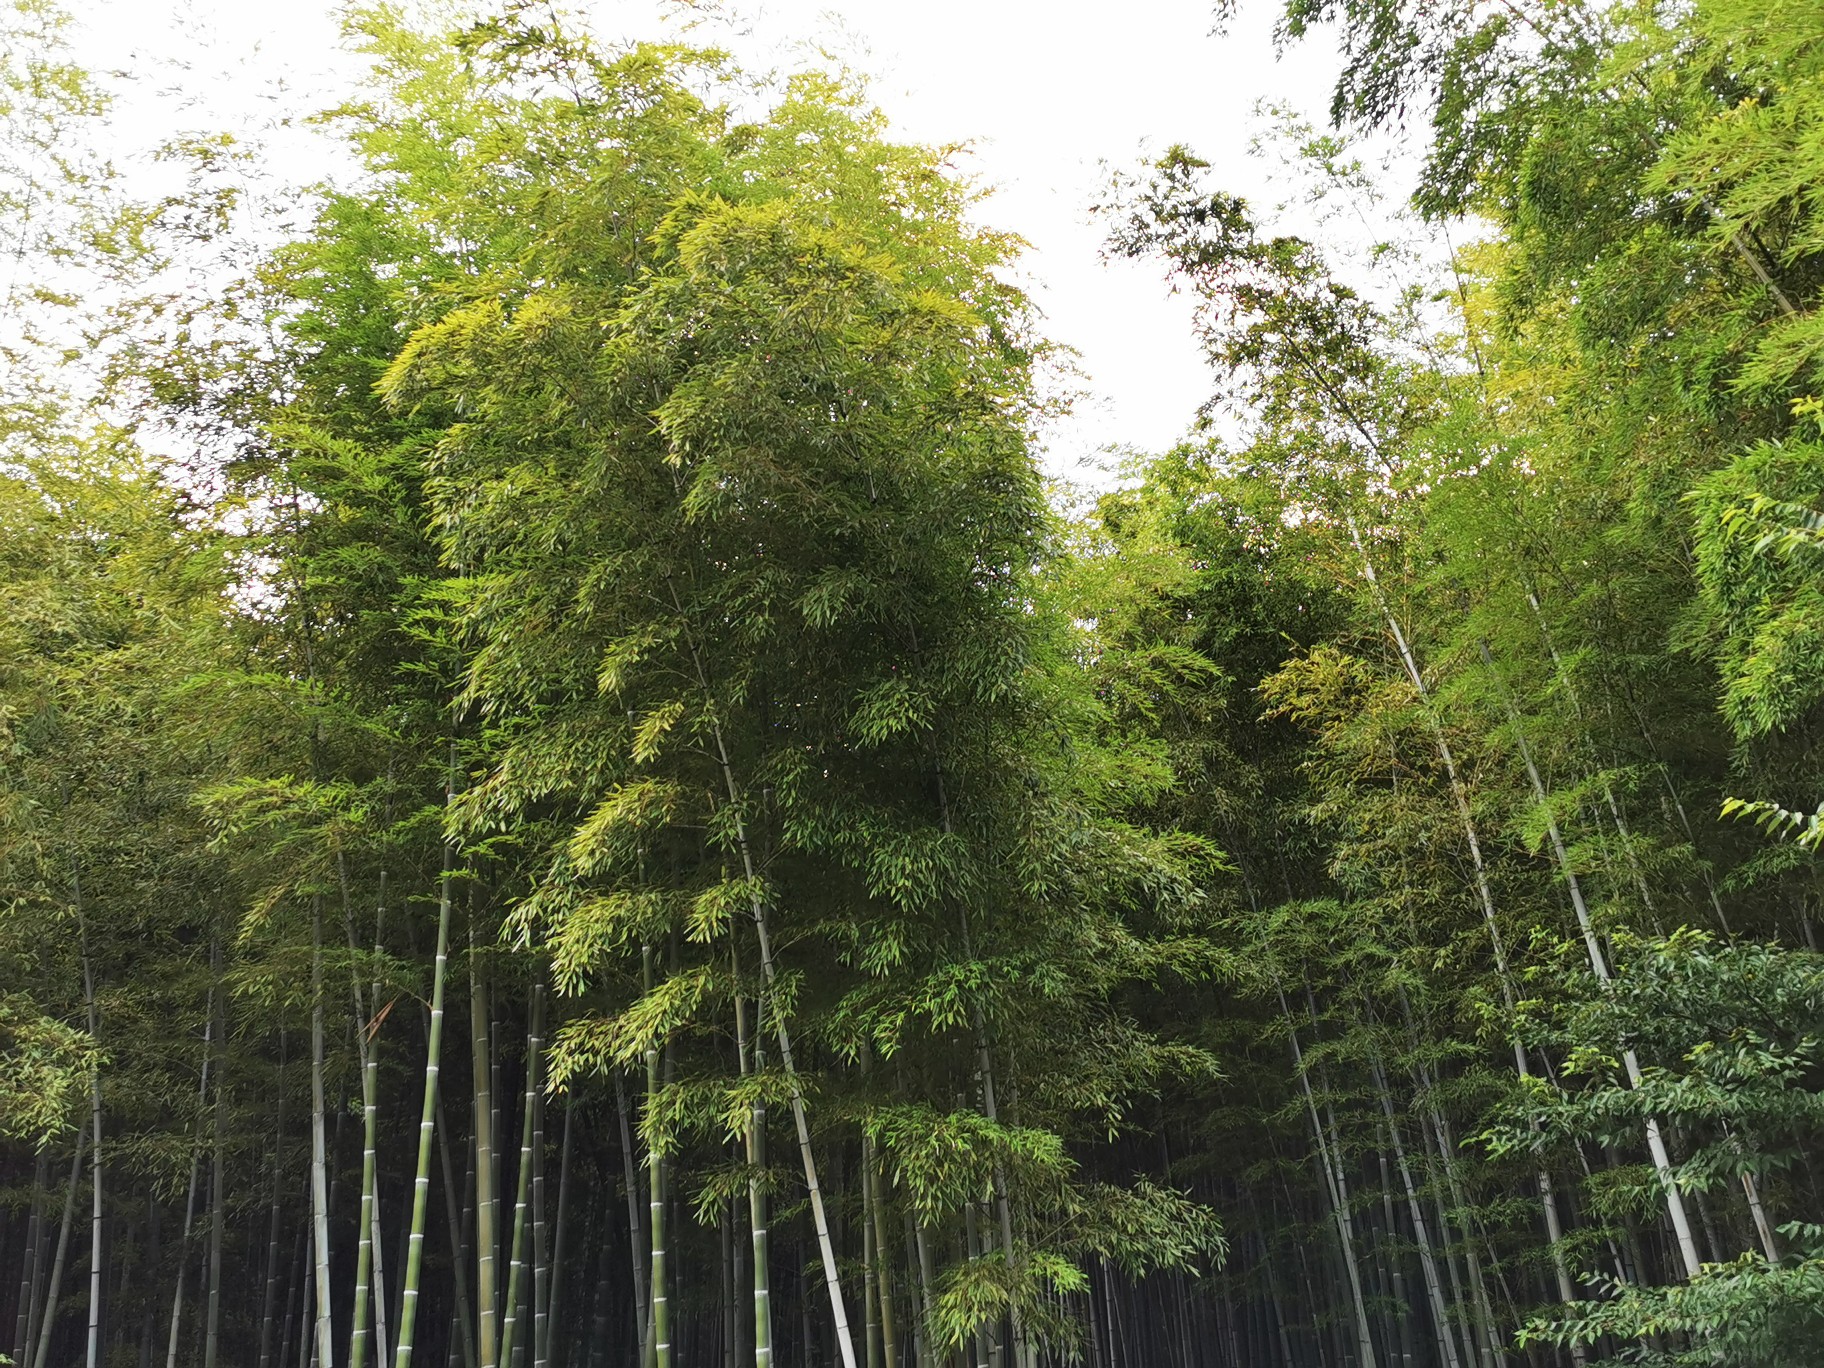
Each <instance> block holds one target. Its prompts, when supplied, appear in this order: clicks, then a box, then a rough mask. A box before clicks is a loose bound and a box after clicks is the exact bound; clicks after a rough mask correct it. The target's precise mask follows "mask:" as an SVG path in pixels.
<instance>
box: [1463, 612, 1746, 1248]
mask: <svg viewBox="0 0 1824 1368" xmlns="http://www.w3.org/2000/svg"><path fill="white" fill-rule="evenodd" d="M1476 646H1477V649H1478V651H1479V652H1480V653H1481V656H1482V664H1483V666H1484V667H1485V668H1486V669H1487V670H1488V672H1489V674H1490V676H1491V677H1492V678H1493V679H1494V682H1495V686H1496V689H1497V690H1498V691H1499V693H1500V695H1501V700H1502V703H1503V705H1504V707H1505V708H1506V711H1507V717H1508V722H1509V724H1510V725H1511V726H1512V727H1513V729H1514V740H1515V744H1516V745H1517V747H1518V749H1519V752H1520V758H1521V761H1522V762H1523V763H1524V765H1525V767H1526V776H1527V781H1528V783H1529V784H1530V785H1531V787H1532V791H1533V801H1534V802H1536V803H1537V804H1538V805H1539V808H1540V811H1541V812H1543V813H1544V814H1545V830H1546V837H1547V839H1548V841H1549V842H1550V844H1551V847H1552V857H1553V859H1554V860H1555V862H1556V863H1557V865H1558V871H1559V874H1560V875H1561V876H1562V877H1563V879H1564V883H1565V890H1566V892H1567V893H1568V894H1569V896H1570V900H1571V909H1572V911H1573V913H1574V914H1575V915H1576V918H1577V926H1578V929H1579V930H1580V931H1581V932H1582V933H1583V943H1584V949H1585V950H1586V951H1587V952H1588V954H1589V957H1590V969H1591V971H1592V972H1593V973H1594V974H1595V975H1596V977H1597V979H1598V980H1599V981H1600V982H1601V983H1602V984H1604V985H1605V986H1606V985H1607V984H1609V983H1610V982H1612V981H1613V975H1612V974H1611V973H1610V972H1609V964H1608V959H1607V957H1606V956H1605V955H1604V954H1603V951H1602V945H1601V942H1600V941H1599V940H1598V939H1597V936H1596V927H1595V924H1594V922H1593V921H1592V920H1591V918H1590V909H1589V906H1588V905H1587V904H1586V903H1585V902H1584V898H1583V885H1582V884H1581V883H1580V882H1579V880H1578V878H1577V872H1576V870H1575V869H1573V868H1572V867H1571V860H1570V854H1569V852H1568V851H1567V850H1566V849H1565V845H1564V837H1563V834H1562V833H1561V832H1560V831H1559V830H1558V820H1557V818H1556V817H1554V816H1553V815H1552V812H1551V808H1550V806H1549V803H1548V799H1547V795H1546V790H1545V781H1544V780H1543V779H1542V778H1541V777H1540V774H1539V766H1538V764H1537V763H1536V762H1535V761H1534V759H1533V749H1532V746H1531V745H1530V744H1528V742H1527V739H1526V733H1525V731H1524V730H1522V728H1521V726H1520V712H1519V709H1518V708H1517V707H1516V706H1515V705H1514V700H1513V697H1512V695H1510V694H1509V693H1508V691H1507V685H1506V683H1505V682H1504V681H1503V680H1502V679H1501V677H1500V675H1499V673H1498V672H1497V671H1496V670H1495V663H1494V660H1493V658H1492V657H1491V656H1490V655H1489V650H1488V643H1487V642H1486V641H1478V642H1477V643H1476ZM1622 1064H1623V1067H1624V1068H1625V1069H1626V1071H1627V1075H1628V1085H1629V1087H1631V1088H1635V1089H1638V1088H1639V1087H1640V1080H1641V1071H1640V1060H1639V1058H1638V1057H1637V1056H1636V1054H1635V1053H1634V1050H1633V1048H1632V1047H1629V1048H1628V1049H1626V1050H1624V1051H1623V1052H1622ZM1647 1150H1648V1152H1649V1153H1650V1155H1651V1156H1652V1159H1653V1170H1654V1172H1655V1174H1657V1175H1658V1178H1659V1185H1660V1189H1661V1192H1662V1193H1663V1195H1664V1197H1665V1203H1666V1212H1667V1215H1669V1216H1670V1217H1671V1220H1672V1230H1673V1234H1674V1235H1675V1236H1676V1238H1677V1241H1678V1251H1679V1254H1680V1256H1681V1257H1682V1258H1683V1259H1684V1264H1685V1276H1686V1277H1687V1278H1695V1277H1696V1276H1697V1275H1698V1273H1699V1272H1701V1271H1702V1269H1703V1261H1702V1260H1701V1259H1700V1258H1699V1257H1698V1253H1697V1241H1696V1239H1695V1238H1694V1237H1693V1235H1692V1233H1691V1218H1690V1216H1689V1215H1688V1214H1687V1212H1686V1210H1685V1199H1684V1192H1683V1191H1682V1190H1681V1189H1680V1188H1679V1186H1678V1181H1677V1179H1676V1178H1675V1177H1674V1176H1673V1173H1672V1158H1671V1154H1670V1153H1669V1151H1668V1150H1667V1148H1666V1142H1665V1138H1664V1136H1663V1135H1662V1134H1661V1132H1660V1127H1659V1118H1658V1117H1655V1116H1649V1117H1648V1118H1647ZM1744 1176H1747V1175H1744ZM1767 1257H1768V1258H1770V1259H1772V1258H1777V1257H1779V1256H1778V1254H1777V1253H1776V1252H1773V1251H1771V1250H1770V1251H1768V1255H1767Z"/></svg>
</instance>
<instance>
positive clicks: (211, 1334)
mask: <svg viewBox="0 0 1824 1368" xmlns="http://www.w3.org/2000/svg"><path fill="white" fill-rule="evenodd" d="M209 959H210V969H211V977H212V978H213V979H214V980H215V981H216V982H217V983H219V982H221V977H222V942H221V937H220V936H219V935H218V936H217V937H215V938H214V941H213V943H212V944H211V946H210V947H209ZM223 996H224V995H223V994H222V993H217V994H216V995H215V1020H214V1028H215V1041H216V1044H215V1049H216V1052H217V1055H218V1056H220V1055H221V1054H222V1049H223V1047H224V1046H225V1045H226V1044H227V1043H228V1024H227V1021H226V1020H225V1019H224V1012H223V1008H222V999H223ZM224 1064H225V1060H224V1059H222V1058H219V1057H218V1059H217V1063H216V1070H215V1145H214V1151H215V1153H214V1156H213V1157H214V1163H213V1166H212V1169H211V1173H210V1177H209V1305H208V1310H207V1312H206V1314H205V1321H204V1330H203V1368H215V1365H216V1363H217V1362H218V1360H219V1356H220V1352H221V1335H222V1232H223V1229H224V1228H225V1226H226V1224H227V1211H226V1209H225V1196H226V1194H225V1191H224V1187H225V1181H226V1179H225V1174H224V1171H223V1170H224V1168H225V1167H226V1159H227V1132H226V1110H227V1099H226V1095H225V1094H226V1092H227V1088H226V1083H227V1074H226V1070H225V1068H224Z"/></svg>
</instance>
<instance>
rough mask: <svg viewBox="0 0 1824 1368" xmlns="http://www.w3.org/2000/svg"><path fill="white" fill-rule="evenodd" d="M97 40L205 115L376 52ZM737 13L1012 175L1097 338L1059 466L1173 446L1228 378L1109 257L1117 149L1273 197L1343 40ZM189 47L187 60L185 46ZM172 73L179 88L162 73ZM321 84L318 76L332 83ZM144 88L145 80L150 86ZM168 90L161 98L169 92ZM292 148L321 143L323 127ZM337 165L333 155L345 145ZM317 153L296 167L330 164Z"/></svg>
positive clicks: (726, 31) (296, 101)
mask: <svg viewBox="0 0 1824 1368" xmlns="http://www.w3.org/2000/svg"><path fill="white" fill-rule="evenodd" d="M579 7H580V8H583V9H585V10H587V11H588V12H589V14H590V15H591V16H592V19H593V21H594V23H595V25H596V27H597V28H598V30H599V31H600V32H602V33H603V34H605V35H607V36H610V37H628V38H646V37H663V36H668V35H670V36H675V35H676V33H677V28H678V25H677V20H676V19H675V18H672V19H668V18H666V17H665V15H664V14H663V12H662V10H661V8H660V7H659V6H658V5H657V4H655V3H653V0H593V3H587V4H583V5H581V6H579ZM72 8H74V9H75V10H76V12H77V13H78V15H79V16H80V18H81V20H82V31H81V34H80V37H79V55H80V56H81V57H82V58H83V59H84V60H86V61H88V62H89V63H90V64H91V65H94V66H97V67H100V68H103V69H110V70H118V71H122V72H128V73H132V74H133V75H134V76H135V77H137V78H139V79H138V80H137V81H136V82H135V84H136V86H137V87H138V89H139V91H140V96H139V97H138V98H139V99H143V100H146V101H147V102H146V103H145V105H144V112H143V113H140V114H138V115H137V117H138V118H139V120H140V121H141V122H142V123H156V122H161V121H172V122H175V121H177V120H180V119H181V121H182V122H184V123H185V124H187V125H188V126H189V127H192V128H197V129H201V128H206V127H210V126H214V125H228V126H233V125H235V124H237V123H239V124H243V125H245V124H247V123H248V122H257V121H259V120H261V119H263V118H266V117H269V116H270V114H271V113H272V112H274V111H276V110H277V109H279V108H280V107H291V108H293V109H308V108H310V107H312V105H313V104H314V103H316V102H317V101H318V100H320V99H321V98H323V97H324V96H326V95H328V94H331V93H333V92H334V91H335V90H336V89H337V88H338V87H339V86H345V83H346V82H347V81H348V80H349V79H350V78H351V77H352V76H353V75H355V74H356V73H357V72H358V71H359V66H358V64H357V61H356V59H355V58H353V57H352V56H350V55H348V54H346V53H342V52H340V51H339V50H338V47H337V26H336V22H335V17H334V14H335V10H336V5H335V4H334V3H332V0H286V2H285V3H274V0H80V3H78V4H75V5H73V6H72ZM730 8H731V10H732V11H733V13H734V15H735V16H736V18H735V20H734V22H732V23H731V22H727V21H711V22H709V23H706V24H703V25H702V26H701V27H700V28H699V29H698V31H697V33H696V34H695V35H693V36H695V37H696V38H699V39H700V40H702V41H705V42H709V43H714V44H715V45H717V46H722V47H727V48H730V49H732V50H733V51H734V52H735V53H736V55H737V56H738V57H740V58H741V59H743V60H744V61H746V62H748V63H750V64H753V65H756V66H761V67H768V68H770V67H776V66H785V67H790V66H792V65H795V64H802V62H803V60H804V59H803V58H801V57H799V56H798V54H800V53H804V52H806V51H807V45H811V44H815V45H818V46H821V47H823V48H825V49H828V50H832V51H834V52H836V53H837V54H839V55H840V56H841V57H842V59H843V60H844V61H845V62H846V63H847V64H848V65H850V66H852V67H854V68H856V69H858V70H860V71H863V72H866V73H868V74H870V75H871V76H872V77H873V78H874V81H875V85H874V87H873V93H874V96H875V99H876V101H877V102H878V103H879V105H880V106H881V108H882V109H883V110H884V111H885V112H886V114H887V115H888V117H889V118H890V119H891V120H892V122H893V125H894V127H895V130H896V131H897V132H898V133H899V134H900V135H901V136H903V137H905V138H908V139H910V140H914V141H920V142H931V143H948V142H960V141H967V142H969V143H971V144H972V147H973V153H972V157H973V162H974V170H975V172H976V174H977V175H978V176H979V177H980V178H981V179H982V180H983V181H984V182H986V183H987V184H989V185H992V186H993V187H994V188H995V193H994V196H993V197H992V199H991V200H990V201H989V202H988V203H987V204H986V205H985V206H984V207H983V209H982V210H981V214H982V217H983V218H984V219H986V220H987V221H989V222H991V223H993V224H994V225H995V226H996V227H1000V228H1005V229H1010V230H1012V231H1014V232H1016V233H1019V234H1020V235H1021V236H1023V237H1024V238H1026V239H1027V240H1028V241H1029V242H1030V243H1031V244H1032V248H1031V251H1030V253H1029V255H1028V257H1027V259H1026V262H1025V273H1026V283H1027V284H1028V285H1029V286H1030V287H1031V289H1032V290H1033V293H1034V295H1035V298H1036V299H1037V300H1038V302H1039V304H1040V306H1041V308H1042V309H1043V311H1044V314H1045V318H1046V322H1047V327H1048V331H1049V332H1050V334H1051V336H1052V337H1053V338H1054V339H1056V340H1058V341H1061V342H1065V343H1067V344H1069V345H1070V346H1072V347H1075V348H1076V349H1078V350H1079V351H1080V352H1081V354H1082V363H1081V364H1082V368H1083V370H1084V372H1085V374H1086V377H1087V383H1088V387H1089V392H1090V393H1089V398H1088V401H1087V402H1085V403H1082V404H1080V405H1079V406H1078V409H1077V411H1076V413H1075V414H1074V416H1073V417H1072V418H1071V419H1069V420H1068V421H1067V423H1066V424H1065V425H1063V426H1062V427H1061V428H1060V429H1059V430H1057V431H1055V432H1052V433H1049V434H1047V442H1048V446H1049V449H1048V451H1047V454H1046V463H1047V465H1048V467H1049V468H1050V469H1051V470H1052V472H1053V473H1055V474H1059V475H1064V476H1066V477H1068V478H1072V479H1075V480H1086V481H1088V482H1090V483H1100V482H1101V481H1100V479H1098V478H1097V477H1096V476H1095V474H1094V467H1095V465H1096V463H1097V462H1098V460H1099V459H1100V458H1099V456H1098V453H1099V452H1100V451H1101V450H1102V449H1103V448H1105V447H1107V446H1110V445H1123V446H1127V447H1132V448H1140V449H1148V450H1151V449H1158V448H1160V447H1164V446H1167V445H1169V444H1170V443H1171V442H1172V441H1174V440H1175V439H1176V438H1177V437H1178V436H1180V435H1181V434H1182V433H1183V432H1184V431H1185V429H1186V428H1187V427H1188V425H1189V423H1190V421H1191V419H1192V417H1193V413H1194V410H1195V409H1196V406H1197V405H1198V403H1199V402H1200V401H1201V400H1202V399H1203V398H1204V397H1205V395H1206V393H1207V390H1208V382H1207V379H1206V377H1205V374H1204V372H1203V369H1202V366H1201V364H1200V362H1199V360H1198V357H1197V354H1196V349H1195V346H1194V344H1193V342H1192V338H1191V334H1190V317H1189V308H1188V305H1187V304H1186V302H1185V301H1183V300H1182V299H1172V298H1170V297H1168V294H1167V291H1166V289H1165V286H1164V283H1163V280H1162V277H1161V276H1160V274H1159V273H1158V271H1157V270H1155V269H1151V268H1148V267H1144V266H1137V265H1131V264H1126V263H1121V264H1112V265H1111V264H1105V263H1104V262H1102V260H1101V259H1100V255H1099V250H1098V249H1099V245H1100V232H1099V229H1098V228H1097V227H1096V226H1095V225H1094V224H1092V223H1091V222H1090V221H1089V219H1088V215H1087V207H1088V205H1089V204H1090V202H1091V201H1092V199H1093V198H1094V197H1095V195H1096V193H1097V191H1098V189H1099V188H1100V186H1101V185H1102V184H1103V183H1104V181H1105V179H1106V174H1107V173H1106V170H1105V166H1108V165H1112V166H1120V167H1131V166H1133V165H1134V164H1135V163H1136V162H1137V161H1138V160H1139V159H1140V157H1141V156H1142V155H1144V153H1145V152H1146V151H1147V150H1148V149H1149V148H1150V149H1151V150H1153V151H1158V150H1161V149H1163V148H1164V147H1166V146H1168V145H1170V144H1171V143H1174V142H1184V143H1188V144H1190V145H1191V146H1192V147H1194V148H1195V149H1196V150H1197V151H1198V152H1199V153H1200V154H1201V155H1202V156H1203V157H1204V158H1205V159H1206V160H1208V161H1210V162H1212V163H1213V164H1214V168H1215V170H1214V175H1215V176H1216V178H1217V180H1218V182H1219V183H1220V184H1222V185H1224V186H1226V187H1230V188H1233V189H1236V190H1239V191H1241V192H1243V193H1246V194H1249V195H1250V196H1253V197H1255V198H1256V199H1257V200H1259V201H1261V202H1262V203H1263V205H1269V204H1271V203H1272V202H1273V196H1274V189H1273V187H1272V186H1271V185H1270V184H1269V183H1268V179H1267V177H1268V174H1269V167H1268V166H1267V165H1266V164H1265V163H1264V162H1263V161H1262V160H1261V159H1260V158H1257V157H1252V156H1250V155H1249V153H1248V145H1249V141H1250V139H1251V137H1252V135H1253V134H1254V132H1255V131H1257V130H1258V129H1259V127H1260V126H1261V125H1260V121H1259V120H1258V119H1257V118H1256V116H1255V114H1254V107H1255V105H1256V103H1257V102H1258V101H1260V100H1263V99H1271V100H1273V101H1275V102H1278V103H1282V104H1288V105H1291V106H1293V107H1294V108H1296V109H1298V110H1300V111H1302V112H1303V113H1304V114H1305V115H1306V116H1307V117H1309V118H1311V119H1312V120H1313V121H1319V120H1321V115H1322V111H1323V108H1324V106H1325V103H1326V98H1327V93H1328V90H1329V85H1330V81H1331V79H1332V77H1333V74H1334V70H1335V59H1334V56H1333V52H1332V50H1331V48H1330V47H1329V46H1327V45H1326V44H1324V43H1322V42H1310V41H1308V42H1306V43H1304V44H1301V45H1300V46H1298V47H1296V48H1294V49H1293V50H1292V51H1290V52H1289V53H1288V54H1287V55H1286V57H1285V59H1284V60H1279V59H1277V58H1276V56H1275V53H1274V49H1273V44H1272V41H1271V24H1272V15H1273V12H1274V10H1275V9H1276V8H1277V6H1276V4H1275V3H1274V0H1253V2H1252V3H1250V4H1246V5H1244V6H1243V10H1244V14H1243V17H1242V18H1241V19H1240V20H1238V21H1237V22H1236V23H1234V24H1233V25H1232V26H1231V28H1230V30H1229V32H1228V33H1227V34H1226V35H1225V36H1222V37H1217V36H1215V35H1214V34H1213V33H1212V32H1211V29H1212V20H1211V13H1210V10H1211V6H1210V3H1209V0H1125V3H1124V4H1121V5H1111V4H1083V5H1079V6H1077V7H1072V6H1069V5H1060V4H1057V3H1044V2H1042V0H837V3H834V4H832V3H829V2H828V0H764V3H761V2H760V0H734V3H733V4H732V5H731V7H730ZM174 64H175V65H174ZM152 90H162V91H164V92H166V93H165V95H164V96H163V98H162V99H161V100H159V101H151V100H150V99H149V92H151V91H152ZM313 97H314V98H313ZM136 105H137V101H136ZM160 111H162V112H160ZM281 146H282V147H284V148H285V150H283V151H282V152H281V155H285V156H295V157H297V158H298V159H299V160H300V161H301V162H302V161H308V160H309V157H310V155H311V154H310V152H309V151H308V149H305V148H303V147H301V146H300V147H298V148H296V149H295V150H294V149H292V148H291V147H290V146H288V145H281ZM325 165H327V163H325ZM285 169H286V170H287V171H291V170H294V169H295V170H296V171H297V172H298V174H297V175H296V176H295V177H291V178H293V179H298V180H306V179H312V178H314V177H315V176H317V175H320V174H322V172H321V171H320V170H318V169H317V168H315V167H308V166H299V167H297V168H290V167H287V168H285Z"/></svg>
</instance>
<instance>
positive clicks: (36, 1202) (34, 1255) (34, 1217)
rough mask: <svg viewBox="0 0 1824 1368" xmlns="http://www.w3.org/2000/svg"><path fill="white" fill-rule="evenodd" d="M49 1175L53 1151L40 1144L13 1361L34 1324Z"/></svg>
mask: <svg viewBox="0 0 1824 1368" xmlns="http://www.w3.org/2000/svg"><path fill="white" fill-rule="evenodd" d="M50 1178H51V1153H50V1150H49V1149H48V1148H46V1147H44V1146H42V1145H41V1146H40V1147H39V1149H38V1155H37V1160H36V1162H35V1163H34V1164H33V1166H32V1202H31V1208H30V1213H29V1214H28V1215H27V1217H26V1221H25V1252H24V1256H23V1257H22V1258H21V1259H20V1261H19V1305H18V1307H17V1308H16V1310H15V1311H14V1314H13V1362H14V1363H22V1362H24V1360H25V1350H26V1345H27V1344H28V1343H30V1342H31V1336H32V1330H33V1329H34V1328H35V1327H34V1326H33V1324H32V1322H33V1320H34V1316H33V1312H34V1310H35V1309H36V1306H37V1301H38V1278H39V1275H40V1273H41V1272H42V1270H41V1269H40V1268H39V1264H40V1262H41V1256H42V1248H41V1246H42V1245H43V1243H44V1236H43V1232H42V1226H43V1224H44V1202H45V1190H46V1186H47V1185H48V1184H49V1182H50Z"/></svg>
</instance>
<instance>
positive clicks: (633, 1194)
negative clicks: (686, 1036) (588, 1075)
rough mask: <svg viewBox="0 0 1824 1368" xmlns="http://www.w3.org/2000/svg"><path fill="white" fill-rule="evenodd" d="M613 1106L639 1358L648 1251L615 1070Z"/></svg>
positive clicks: (646, 1324)
mask: <svg viewBox="0 0 1824 1368" xmlns="http://www.w3.org/2000/svg"><path fill="white" fill-rule="evenodd" d="M614 1105H615V1112H616V1115H617V1116H618V1117H619V1118H620V1123H621V1186H622V1190H623V1191H624V1192H625V1193H626V1195H627V1253H628V1258H627V1264H628V1267H629V1268H631V1269H632V1270H633V1309H634V1317H635V1323H636V1324H637V1325H638V1326H639V1327H640V1328H639V1332H638V1343H639V1345H640V1353H641V1358H642V1360H644V1357H645V1352H646V1348H647V1346H648V1344H649V1343H650V1341H651V1338H652V1336H651V1333H650V1330H651V1324H652V1322H651V1319H650V1317H649V1316H648V1314H647V1308H648V1306H649V1305H650V1304H651V1300H652V1296H651V1291H652V1284H651V1279H650V1278H649V1276H648V1269H647V1263H646V1260H647V1257H648V1255H649V1253H650V1250H649V1249H648V1247H647V1242H646V1241H645V1240H644V1239H643V1238H642V1237H643V1236H644V1234H645V1227H644V1226H643V1225H642V1224H641V1221H640V1198H639V1186H640V1185H639V1179H638V1177H637V1175H636V1174H635V1172H634V1168H635V1165H634V1160H633V1127H632V1125H631V1124H630V1122H629V1120H628V1106H627V1083H626V1078H625V1076H624V1075H623V1074H622V1072H621V1071H620V1070H619V1069H616V1070H615V1071H614Z"/></svg>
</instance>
